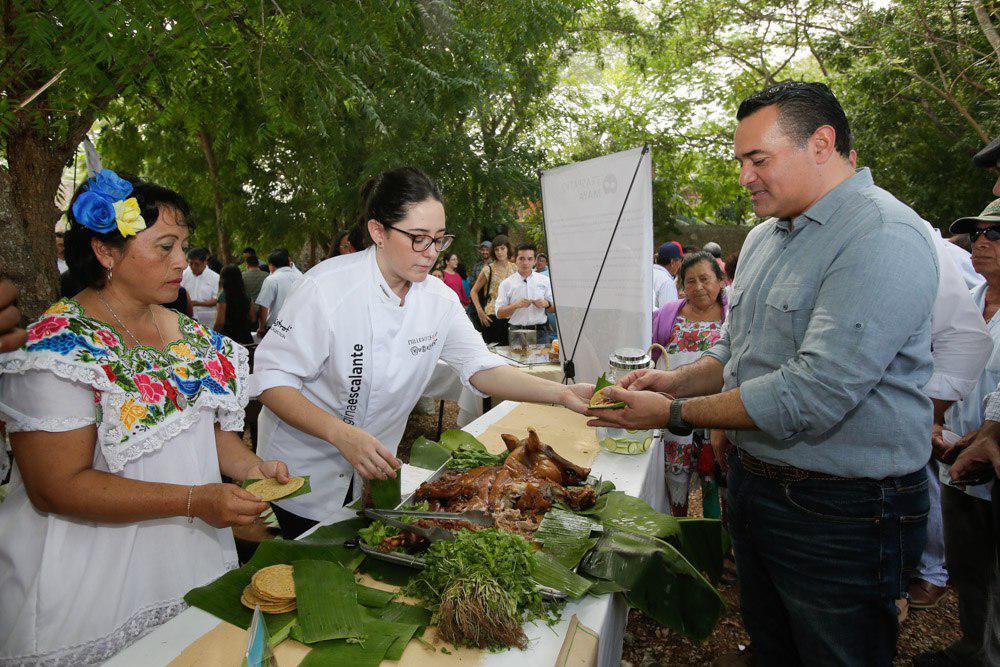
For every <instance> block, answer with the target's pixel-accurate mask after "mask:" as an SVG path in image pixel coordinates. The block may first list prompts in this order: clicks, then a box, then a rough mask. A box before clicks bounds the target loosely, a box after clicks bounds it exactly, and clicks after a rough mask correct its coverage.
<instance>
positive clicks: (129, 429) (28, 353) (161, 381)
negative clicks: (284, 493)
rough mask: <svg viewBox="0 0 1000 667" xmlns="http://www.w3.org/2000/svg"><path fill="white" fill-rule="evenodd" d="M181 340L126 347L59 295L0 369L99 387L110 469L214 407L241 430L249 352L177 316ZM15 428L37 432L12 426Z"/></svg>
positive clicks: (102, 442) (1, 359)
mask: <svg viewBox="0 0 1000 667" xmlns="http://www.w3.org/2000/svg"><path fill="white" fill-rule="evenodd" d="M178 325H179V328H180V331H181V338H180V339H179V340H176V341H174V342H172V343H170V344H169V345H167V348H166V349H165V350H159V349H156V348H153V347H147V346H138V347H128V346H126V345H125V344H124V343H123V342H122V339H121V338H120V337H119V335H118V334H117V333H115V331H114V330H112V329H111V328H110V327H109V326H108V325H107V324H105V323H103V322H101V321H99V320H95V319H93V318H90V317H87V316H86V315H84V313H83V309H82V308H81V306H80V304H79V303H77V302H76V301H74V300H72V299H62V300H60V301H57V302H56V303H55V304H53V305H52V307H50V308H49V309H48V310H47V311H46V312H45V314H44V315H43V316H42V317H41V318H40V319H38V320H37V321H36V322H34V323H33V324H32V325H31V326H30V327H29V328H28V342H27V343H26V345H25V346H24V347H23V348H21V349H19V350H15V351H13V352H10V353H7V354H2V355H0V372H15V373H17V372H24V371H29V370H48V371H51V372H53V373H55V374H56V375H57V376H59V377H62V378H65V379H69V380H75V381H78V382H82V383H84V384H87V385H89V386H91V387H92V388H93V390H94V403H95V421H96V423H97V429H98V436H97V440H98V445H99V446H100V448H101V452H102V454H103V455H104V458H105V460H106V461H107V463H108V466H109V469H110V470H111V472H118V471H120V470H122V469H123V468H124V466H125V464H126V463H128V462H130V461H133V460H135V459H137V458H139V457H140V456H142V455H143V454H145V453H147V452H151V451H155V450H158V449H160V448H161V447H162V446H163V444H164V443H165V442H166V441H167V440H169V439H170V438H172V437H173V436H175V435H177V434H178V433H180V432H182V431H184V430H185V429H186V428H188V427H190V426H191V425H192V424H194V422H196V421H197V420H198V416H199V415H198V413H199V412H200V411H201V410H204V409H207V410H213V411H215V413H216V421H218V422H219V424H220V425H221V426H222V428H223V429H224V430H229V431H238V430H242V428H243V408H244V407H245V406H246V404H247V400H248V397H249V396H248V394H247V385H246V380H247V377H248V375H249V366H248V361H247V357H248V355H247V351H246V349H244V348H243V347H241V346H240V345H237V344H236V343H234V342H233V341H232V340H230V339H229V338H226V337H225V336H223V335H221V334H219V333H217V332H215V331H210V330H207V329H205V328H204V327H203V326H202V325H201V324H199V323H198V322H196V321H195V320H193V319H191V318H189V317H187V316H186V315H180V316H179V321H178ZM8 429H9V430H11V431H19V430H20V431H28V430H35V429H33V428H32V426H31V424H30V423H24V424H22V423H17V422H14V423H9V424H8Z"/></svg>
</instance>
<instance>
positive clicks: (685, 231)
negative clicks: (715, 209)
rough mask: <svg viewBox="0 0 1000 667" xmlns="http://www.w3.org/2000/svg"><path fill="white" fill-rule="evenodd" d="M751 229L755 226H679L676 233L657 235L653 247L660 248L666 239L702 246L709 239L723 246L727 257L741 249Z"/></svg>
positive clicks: (723, 253) (723, 252)
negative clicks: (661, 236)
mask: <svg viewBox="0 0 1000 667" xmlns="http://www.w3.org/2000/svg"><path fill="white" fill-rule="evenodd" d="M751 229H753V227H751V226H745V225H684V226H681V227H678V230H677V233H675V234H669V233H668V234H667V235H666V236H664V237H663V238H660V237H659V236H657V238H656V239H654V245H653V247H654V249H655V248H659V247H660V244H661V243H664V242H665V241H680V243H681V245H683V246H688V245H693V246H698V247H699V248H700V247H702V246H703V245H705V244H706V243H708V242H709V241H715V242H716V243H718V244H719V245H721V246H722V255H723V257H725V256H727V255H730V254H732V253H734V252H739V251H740V248H742V247H743V241H744V239H746V237H747V234H749V233H750V230H751Z"/></svg>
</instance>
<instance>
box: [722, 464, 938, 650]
mask: <svg viewBox="0 0 1000 667" xmlns="http://www.w3.org/2000/svg"><path fill="white" fill-rule="evenodd" d="M727 495H728V506H729V507H728V513H729V516H728V521H729V530H730V532H731V534H732V538H733V551H734V555H735V559H736V570H737V574H738V575H739V584H740V609H741V613H742V616H743V625H744V626H745V627H746V629H747V632H748V633H749V635H750V639H751V642H752V646H753V659H754V664H755V665H765V666H768V667H770V666H771V665H775V666H778V667H785V666H787V665H804V664H805V665H886V666H888V665H891V664H892V660H893V657H894V656H895V654H896V639H897V636H898V634H899V624H898V622H897V620H896V605H895V601H896V600H897V599H899V598H901V597H903V595H904V593H905V592H906V590H907V587H908V585H909V581H910V577H911V576H912V574H913V571H914V570H915V568H916V567H917V564H918V563H919V561H920V554H921V553H922V552H923V549H924V540H925V536H926V527H927V512H928V506H929V505H928V499H927V472H926V471H925V470H924V469H923V468H921V469H919V470H917V471H915V472H913V473H910V474H908V475H903V476H902V477H895V478H888V479H884V480H866V479H858V480H842V481H825V480H812V479H809V480H802V481H798V482H787V483H779V482H776V481H773V480H770V479H766V478H764V477H760V476H758V475H754V474H751V473H748V472H747V471H746V470H744V469H743V467H742V466H741V465H740V461H739V458H738V457H737V456H736V454H735V451H734V452H733V453H731V455H730V457H729V488H728V490H727Z"/></svg>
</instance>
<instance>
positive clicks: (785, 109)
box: [736, 81, 854, 158]
mask: <svg viewBox="0 0 1000 667" xmlns="http://www.w3.org/2000/svg"><path fill="white" fill-rule="evenodd" d="M769 106H775V107H777V108H778V117H779V119H780V122H781V126H782V128H783V129H784V131H785V134H787V135H788V136H789V137H791V138H792V139H793V140H795V141H797V142H798V144H799V146H804V145H805V143H806V141H808V139H809V137H811V136H812V135H813V133H814V132H815V131H816V130H817V129H819V128H820V127H822V126H823V125H829V126H830V127H832V128H833V130H834V132H836V134H837V138H836V143H835V148H836V149H837V152H838V153H840V154H841V155H842V156H844V157H845V158H846V157H848V156H849V155H850V153H851V147H852V146H853V144H854V138H853V137H852V136H851V127H850V125H849V124H848V122H847V114H845V113H844V108H843V107H842V106H840V102H838V101H837V97H836V95H834V94H833V91H832V90H830V87H829V86H827V85H826V84H825V83H813V82H805V81H784V82H782V83H778V84H775V85H773V86H768V87H767V88H765V89H763V90H760V91H758V92H756V93H754V94H753V95H751V96H750V97H748V98H746V99H745V100H743V102H741V103H740V108H739V110H738V111H737V112H736V120H743V119H744V118H746V117H747V116H749V115H751V114H754V113H756V112H757V111H760V110H761V109H763V108H764V107H769Z"/></svg>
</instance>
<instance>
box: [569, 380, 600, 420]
mask: <svg viewBox="0 0 1000 667" xmlns="http://www.w3.org/2000/svg"><path fill="white" fill-rule="evenodd" d="M593 394H594V385H592V384H587V383H585V382H581V383H579V384H571V385H569V386H567V387H566V389H565V390H564V391H563V396H562V401H561V404H562V406H563V407H565V408H569V409H570V410H572V411H573V412H576V413H579V414H581V415H585V414H587V407H588V406H589V405H590V397H591V396H593Z"/></svg>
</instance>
